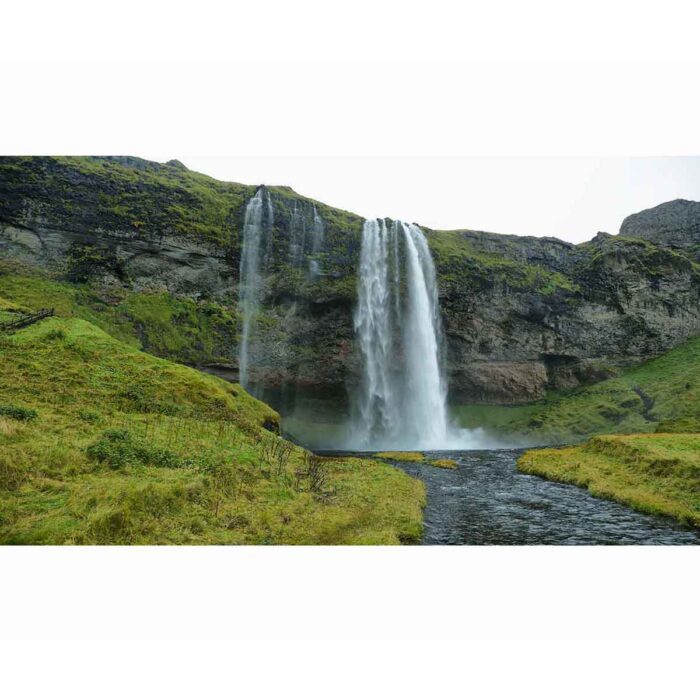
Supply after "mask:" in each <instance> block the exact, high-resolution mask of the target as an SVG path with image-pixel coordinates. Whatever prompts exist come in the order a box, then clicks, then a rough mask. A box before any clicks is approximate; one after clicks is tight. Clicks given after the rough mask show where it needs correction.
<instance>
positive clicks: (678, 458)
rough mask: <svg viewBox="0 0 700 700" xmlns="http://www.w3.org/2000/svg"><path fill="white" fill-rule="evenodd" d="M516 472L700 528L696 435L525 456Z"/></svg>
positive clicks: (609, 438) (599, 442)
mask: <svg viewBox="0 0 700 700" xmlns="http://www.w3.org/2000/svg"><path fill="white" fill-rule="evenodd" d="M518 468H519V469H520V470H521V471H523V472H526V473H528V474H537V475H538V476H544V477H546V478H548V479H553V480H555V481H562V482H565V483H571V484H576V485H578V486H583V487H585V488H587V489H588V490H589V491H590V493H591V494H592V495H594V496H597V497H599V498H608V499H611V500H616V501H619V502H621V503H624V504H626V505H628V506H631V507H632V508H635V509H637V510H639V511H642V512H645V513H651V514H655V515H668V516H671V517H673V518H676V519H677V520H679V521H680V522H682V523H685V524H691V525H694V526H696V527H700V434H684V435H679V434H672V435H671V434H653V435H644V434H642V435H605V436H598V437H595V438H592V439H591V440H589V441H588V442H587V443H585V444H584V445H580V446H577V447H567V448H561V449H556V448H553V449H545V450H532V451H529V452H526V453H525V454H524V455H522V456H521V457H520V459H519V461H518Z"/></svg>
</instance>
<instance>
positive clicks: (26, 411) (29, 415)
mask: <svg viewBox="0 0 700 700" xmlns="http://www.w3.org/2000/svg"><path fill="white" fill-rule="evenodd" d="M0 416H7V417H8V418H14V419H15V420H22V421H30V420H34V419H35V418H36V416H37V413H36V411H35V410H34V409H33V408H22V407H21V406H13V405H12V404H0Z"/></svg>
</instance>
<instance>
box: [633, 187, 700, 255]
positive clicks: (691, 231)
mask: <svg viewBox="0 0 700 700" xmlns="http://www.w3.org/2000/svg"><path fill="white" fill-rule="evenodd" d="M620 235H621V236H628V237H631V238H643V239H645V240H648V241H651V242H652V243H656V244H657V245H661V246H664V247H671V248H685V249H688V248H690V249H694V251H695V252H696V253H697V252H698V251H699V250H700V202H691V201H688V200H687V199H674V200H673V201H672V202H665V203H664V204H659V205H658V206H656V207H652V208H651V209H645V210H644V211H640V212H639V213H637V214H632V215H630V216H628V217H627V218H626V219H625V220H624V221H623V222H622V225H621V226H620Z"/></svg>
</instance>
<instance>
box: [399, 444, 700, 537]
mask: <svg viewBox="0 0 700 700" xmlns="http://www.w3.org/2000/svg"><path fill="white" fill-rule="evenodd" d="M521 453H522V450H473V451H465V452H439V453H437V452H436V453H429V452H427V453H425V455H426V458H432V459H437V458H442V459H444V458H449V459H453V460H455V461H456V462H457V463H458V465H459V466H458V468H457V469H454V470H453V469H439V468H436V467H433V466H431V465H429V464H422V463H416V462H393V463H394V464H395V465H396V466H397V467H400V468H401V469H402V470H403V471H405V472H407V473H408V474H410V475H411V476H414V477H417V478H419V479H421V480H422V481H423V482H424V483H425V486H426V490H427V497H428V502H427V506H426V508H425V512H424V519H425V531H424V536H423V544H442V545H444V544H468V545H482V544H483V545H488V544H490V545H495V544H506V545H516V544H517V545H538V544H559V545H599V544H625V545H628V544H629V545H632V544H636V545H640V544H645V545H661V544H663V545H669V544H673V545H688V544H700V532H698V531H697V530H694V529H689V528H684V527H683V526H681V525H680V524H678V523H676V522H675V521H674V520H671V519H669V518H664V517H659V516H652V515H645V514H643V513H638V512H636V511H634V510H631V509H630V508H627V507H626V506H623V505H621V504H619V503H615V502H613V501H606V500H602V499H599V498H594V497H593V496H591V495H590V494H589V493H588V491H586V490H585V489H582V488H579V487H577V486H571V485H568V484H559V483H556V482H552V481H547V480H546V479H542V478H540V477H538V476H531V475H528V474H522V473H521V472H519V471H518V470H517V468H516V459H517V458H518V456H519V455H520V454H521Z"/></svg>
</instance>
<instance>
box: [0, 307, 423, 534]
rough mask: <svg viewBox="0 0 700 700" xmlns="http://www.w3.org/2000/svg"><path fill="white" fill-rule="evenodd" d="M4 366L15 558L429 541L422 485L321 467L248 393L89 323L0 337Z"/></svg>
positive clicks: (44, 326) (5, 504)
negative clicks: (110, 547)
mask: <svg viewBox="0 0 700 700" xmlns="http://www.w3.org/2000/svg"><path fill="white" fill-rule="evenodd" d="M12 303H13V302H9V301H8V300H7V298H6V297H5V298H3V303H2V305H3V307H4V308H8V307H10V306H12ZM8 313H9V312H8ZM0 366H1V367H2V373H0V543H4V544H9V543H14V544H40V543H41V544H171V543H172V544H175V543H190V544H259V543H270V544H273V543H288V544H360V543H362V544H396V543H399V542H412V541H416V540H418V539H419V538H420V535H421V530H422V512H421V508H422V505H423V501H424V491H423V487H422V485H421V484H420V483H419V482H417V481H415V480H413V479H411V478H409V477H408V476H407V475H405V474H403V473H402V472H400V471H398V470H396V469H394V468H392V467H390V466H388V465H385V464H382V463H378V462H374V461H369V460H357V459H347V460H343V459H335V460H324V459H321V458H317V457H315V456H313V455H311V454H310V453H308V452H306V451H305V450H303V449H301V448H299V447H296V446H294V445H292V444H291V443H288V442H286V441H285V440H283V439H282V438H280V437H278V436H277V435H276V434H275V433H276V431H277V426H278V420H279V417H278V415H277V414H276V413H275V412H274V411H273V410H272V409H270V408H269V407H268V406H266V405H265V404H263V403H261V402H259V401H257V400H255V399H253V398H252V397H250V396H249V395H248V394H247V393H246V392H245V391H243V390H242V389H241V388H240V387H239V386H237V385H232V384H229V383H226V382H224V381H223V380H220V379H218V378H216V377H212V376H209V375H205V374H202V373H200V372H198V371H196V370H194V369H190V368H188V367H185V366H182V365H178V364H174V363H172V362H169V361H166V360H162V359H159V358H156V357H154V356H151V355H148V354H145V353H143V352H140V351H138V350H137V349H135V348H134V347H132V346H129V345H127V344H125V343H123V342H121V341H119V340H117V339H115V338H113V337H111V336H109V335H107V334H106V333H105V332H103V331H102V330H100V329H98V328H97V327H96V326H94V325H93V324H91V323H89V322H87V321H85V320H82V319H78V318H51V319H46V320H44V321H41V322H39V323H37V324H35V325H33V326H30V327H28V328H25V329H22V330H20V331H18V332H16V333H15V334H13V335H8V334H0Z"/></svg>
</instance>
